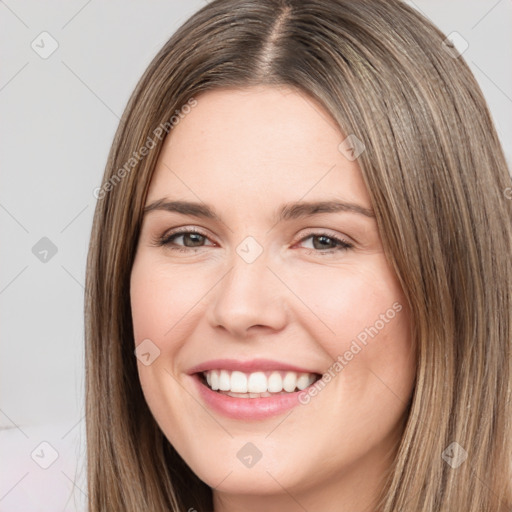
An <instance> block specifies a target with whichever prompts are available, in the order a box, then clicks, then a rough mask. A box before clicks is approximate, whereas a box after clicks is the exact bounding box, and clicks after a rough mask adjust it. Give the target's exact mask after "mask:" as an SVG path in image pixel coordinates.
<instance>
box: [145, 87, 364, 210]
mask: <svg viewBox="0 0 512 512" xmlns="http://www.w3.org/2000/svg"><path fill="white" fill-rule="evenodd" d="M196 100H197V105H196V106H195V107H194V108H193V109H191V110H190V112H189V113H188V114H187V115H185V116H184V117H183V118H182V119H181V120H180V122H179V123H178V124H177V125H176V126H175V127H174V128H173V130H172V131H171V133H170V134H169V136H168V137H167V138H166V140H165V142H164V147H163V149H162V153H161V155H160V158H159V160H158V163H157V166H156V169H155V173H154V176H153V180H152V183H151V187H150V190H149V195H148V202H149V201H152V200H156V199H159V198H161V197H164V196H167V197H172V198H174V199H176V198H178V199H194V200H197V199H198V198H199V199H200V200H203V201H206V202H213V203H215V201H217V202H219V203H220V202H226V201H228V202H229V204H231V205H233V206H235V205H237V204H238V205H239V206H241V207H243V206H244V205H245V207H246V208H248V206H249V203H251V204H253V203H254V202H255V201H256V202H257V201H259V202H260V206H262V205H263V204H265V203H269V202H272V203H275V202H276V201H278V202H279V203H281V202H283V201H286V200H290V201H292V200H298V199H301V198H303V197H304V199H307V200H316V199H344V200H348V201H357V202H358V203H360V204H362V205H363V206H367V207H370V200H369V196H368V193H367V190H366V187H365V186H364V183H363V180H362V176H361V172H360V170H359V167H358V165H357V162H356V161H350V160H348V159H347V158H346V157H345V156H344V155H343V154H342V153H341V152H340V151H339V149H338V146H339V144H340V143H341V142H342V141H343V140H344V138H345V135H344V134H343V133H342V132H341V131H340V130H339V128H338V126H337V124H336V122H335V121H334V119H333V118H332V117H331V116H330V115H329V113H328V112H327V111H326V110H325V109H324V108H323V107H322V106H321V105H320V104H319V103H318V102H316V101H315V100H313V99H312V98H310V97H309V96H307V95H305V94H303V93H300V92H297V91H294V90H292V89H288V88H282V87H280V88H277V87H266V86H259V87H252V88H247V89H241V90H239V89H236V90H235V89H221V90H215V91H208V92H206V93H203V94H201V95H200V96H198V97H197V98H196Z"/></svg>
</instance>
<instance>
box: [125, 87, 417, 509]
mask: <svg viewBox="0 0 512 512" xmlns="http://www.w3.org/2000/svg"><path fill="white" fill-rule="evenodd" d="M196 99H197V106H195V108H193V109H192V110H191V112H190V113H189V114H188V115H186V116H185V117H184V118H183V119H182V120H181V121H180V123H179V124H178V125H177V126H175V127H174V129H173V131H172V132H171V134H170V136H169V137H167V139H166V141H165V143H164V148H163V150H162V153H161V155H160V157H159V160H158V164H157V166H156V169H155V174H154V176H153V179H152V182H151V185H150V189H149V192H148V197H147V203H146V204H147V205H149V204H151V203H152V202H154V201H157V200H159V199H162V198H166V199H169V200H181V201H185V200H186V201H196V202H197V201H199V202H203V203H206V204H208V205H211V207H212V208H213V209H214V210H215V212H217V214H218V215H219V216H220V217H221V219H222V220H221V221H219V220H215V219H205V218H197V217H193V216H191V215H185V214H182V213H176V212H168V211H161V210H153V211H150V212H148V213H146V214H145V217H144V222H143V226H142V230H141V234H140V238H139V242H138V247H137V252H136V258H135V262H134V265H133V269H132V275H131V305H132V314H133V324H134V336H135V343H136V344H139V343H141V342H142V341H143V340H145V339H150V340H151V342H152V343H154V344H155V345H156V346H157V347H158V349H159V350H160V354H159V356H158V357H157V358H156V359H155V360H154V361H153V362H152V364H150V365H147V366H146V365H144V364H142V363H141V362H140V361H139V362H138V368H139V376H140V381H141V385H142V388H143V392H144V395H145V397H146V400H147V402H148V405H149V407H150V409H151V411H152V413H153V415H154V417H155V419H156V421H157V422H158V424H159V426H160V427H161V429H162V431H163V432H164V434H165V435H166V437H167V438H168V439H169V441H170V442H171V443H172V444H173V445H174V447H175V448H176V449H177V451H178V452H179V453H180V455H181V456H182V457H183V459H184V460H185V461H186V462H187V463H188V465H189V466H190V467H191V468H192V470H193V471H194V472H195V473H196V474H197V475H198V476H199V477H200V478H201V479H202V480H203V481H204V482H206V483H207V484H208V485H209V486H211V487H212V488H213V495H214V505H215V511H216V512H234V511H240V510H245V511H249V512H251V511H261V510H266V511H267V512H273V511H278V510H279V511H280V512H288V511H289V512H292V511H293V512H295V511H303V510H308V511H309V512H313V511H323V512H325V511H327V512H328V511H336V512H340V511H342V512H343V511H350V512H362V511H365V510H368V511H370V510H374V509H373V508H372V507H373V505H374V503H375V500H376V496H377V493H378V491H379V489H380V487H381V485H382V482H383V478H384V476H385V471H386V470H387V468H388V467H389V464H390V462H391V459H392V457H393V455H394V453H395V450H396V445H397V442H398V441H399V439H400V437H401V435H402V431H403V424H404V420H405V418H406V415H407V403H408V400H409V398H410V396H411V393H412V390H413V386H414V377H415V362H414V347H413V346H412V343H411V336H410V313H409V310H408V308H407V305H406V301H405V297H404V294H403V291H402V290H401V287H400V285H399V283H398V280H397V278H396V275H395V274H394V272H393V271H392V269H391V266H390V264H389V263H388V262H387V260H386V258H385V255H384V252H383V247H382V243H381V238H380V235H379V232H378V229H377V224H376V221H375V218H372V217H367V216H364V215H361V214H358V213H354V212H347V211H341V212H329V213H321V214H316V215H309V216H307V217H304V218H298V219H291V220H284V221H281V222H278V223H276V222H275V220H274V218H273V215H274V213H275V211H277V209H278V208H279V207H280V206H281V205H282V204H283V203H286V202H292V201H298V200H303V201H327V200H339V201H344V202H348V203H353V204H357V205H360V206H362V207H364V208H367V209H371V206H372V205H371V202H370V197H369V195H368V191H367V189H366V187H365V185H364V182H363V179H362V175H361V171H360V169H359V166H358V163H357V160H355V161H350V160H349V159H347V158H346V157H345V156H344V155H343V154H342V153H341V152H340V151H339V149H338V146H339V144H340V142H342V141H343V140H344V139H345V136H344V135H343V134H342V133H341V132H340V130H339V128H338V126H337V124H336V123H335V121H334V120H333V119H332V118H331V117H330V115H329V114H328V113H327V112H326V111H325V110H324V109H323V107H322V106H321V105H320V104H319V103H317V102H315V101H314V100H312V99H311V98H309V97H308V96H307V95H305V94H303V93H298V92H296V91H294V90H292V89H288V88H277V87H267V86H258V87H253V88H247V89H241V90H234V89H232V90H225V89H224V90H216V91H208V92H206V93H203V94H202V95H200V96H198V97H197V98H196ZM174 228H196V229H198V230H200V231H201V232H202V233H203V234H204V235H205V238H202V237H199V238H197V237H196V238H195V239H194V238H192V239H191V238H190V236H177V237H175V239H174V240H173V242H172V243H169V245H168V246H158V244H156V243H155V240H158V239H159V238H161V237H162V236H163V235H165V234H167V233H169V232H170V231H171V230H172V229H174ZM312 234H314V235H316V236H313V237H312V236H311V235H312ZM322 235H324V236H327V237H332V236H335V237H337V238H340V239H344V240H346V241H348V242H350V243H352V244H353V247H352V248H350V249H340V248H339V246H338V245H337V243H336V242H335V241H333V240H332V239H330V238H327V239H325V238H322ZM248 236H252V237H253V238H254V239H255V240H256V241H257V242H258V244H259V245H260V246H261V248H262V249H263V252H262V253H261V255H260V256H259V257H258V258H257V259H256V260H255V261H254V262H252V263H247V262H246V261H245V260H244V259H243V258H242V257H240V256H239V254H238V253H237V251H236V249H237V246H239V244H240V243H241V242H242V241H244V239H245V238H246V237H248ZM198 240H199V241H198ZM322 241H323V243H324V245H322ZM185 244H187V245H188V246H187V245H185ZM194 245H195V246H194ZM171 247H176V248H178V249H182V251H179V250H173V249H172V248H171ZM394 303H399V305H401V311H400V312H398V313H396V316H394V318H393V319H392V320H389V321H388V322H387V323H385V325H384V327H383V328H381V329H380V330H379V331H378V334H377V335H376V336H374V337H373V338H369V339H368V343H367V344H366V345H365V346H362V349H361V350H360V351H359V352H358V353H357V355H355V356H354V357H353V359H352V360H351V361H349V362H348V364H346V365H345V366H344V367H343V369H342V371H339V372H337V373H336V376H335V377H334V378H332V379H331V381H330V382H329V383H328V384H327V385H326V386H325V387H324V389H323V390H322V391H321V392H319V393H318V394H317V396H315V397H313V398H312V399H311V400H310V402H309V403H308V404H307V405H300V406H297V407H295V408H294V409H292V410H291V412H290V411H287V412H286V413H284V414H281V415H278V416H275V417H272V418H267V419H265V420H258V421H240V420H235V419H232V418H228V417H225V416H223V415H221V414H219V413H217V412H215V411H213V410H211V409H209V408H208V407H207V406H206V405H205V403H204V402H203V401H202V399H201V397H200V396H199V394H198V392H197V390H196V389H195V386H194V385H193V384H194V383H193V382H192V380H191V377H190V376H189V375H187V371H188V370H189V369H190V368H191V367H193V366H195V365H197V364H199V363H202V362H204V361H208V360H211V359H218V358H234V359H243V360H247V359H255V358H267V359H272V360H277V361H281V362H283V361H284V362H288V363H289V364H294V365H297V366H300V367H304V368H308V369H311V371H314V372H317V373H320V374H322V373H323V372H325V371H327V369H328V368H329V367H331V366H332V364H333V361H335V360H336V359H337V358H338V356H343V354H344V353H345V352H346V351H347V350H348V349H349V348H350V346H351V343H352V342H353V340H354V339H356V337H357V336H358V334H360V333H361V332H362V331H364V329H365V328H366V327H369V326H372V325H374V324H375V323H376V321H377V320H378V319H379V318H380V315H382V314H385V313H386V312H387V311H388V310H390V309H393V304H394ZM248 442H251V443H253V444H254V445H255V446H256V447H257V448H258V450H259V451H260V452H261V454H262V457H261V460H260V461H259V462H258V463H256V464H255V465H254V466H252V467H251V468H247V467H246V466H244V465H243V464H242V463H241V462H240V460H239V459H238V458H237V452H238V451H239V450H240V449H241V448H242V447H243V446H244V445H245V444H246V443H248Z"/></svg>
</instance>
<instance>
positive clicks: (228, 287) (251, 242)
mask: <svg viewBox="0 0 512 512" xmlns="http://www.w3.org/2000/svg"><path fill="white" fill-rule="evenodd" d="M268 256H269V253H268V251H266V250H264V248H263V246H262V245H261V244H259V243H258V242H257V241H256V240H255V239H254V238H253V237H247V238H246V239H244V240H243V241H242V242H241V243H240V244H239V245H238V246H237V247H236V249H235V251H234V252H233V254H232V255H231V259H230V268H231V270H230V271H229V272H228V273H227V274H226V275H225V277H224V278H223V279H222V280H221V282H220V283H219V284H218V286H217V287H216V288H217V291H216V293H215V295H214V300H213V304H212V307H211V315H212V317H211V320H212V322H213V325H214V326H223V327H224V328H225V329H226V330H228V331H231V332H232V333H233V334H234V335H236V336H238V337H245V336H246V335H247V331H248V330H249V329H250V328H251V327H254V326H259V327H268V328H271V329H273V330H279V329H281V328H282V327H283V326H284V324H285V322H286V310H285V309H286V308H285V303H284V301H285V297H284V295H283V291H282V290H281V291H280V290H279V284H280V283H279V282H278V280H277V279H276V278H275V276H274V275H273V273H272V272H271V271H270V269H269V268H268V266H267V265H271V262H270V261H269V257H268ZM281 288H282V286H281Z"/></svg>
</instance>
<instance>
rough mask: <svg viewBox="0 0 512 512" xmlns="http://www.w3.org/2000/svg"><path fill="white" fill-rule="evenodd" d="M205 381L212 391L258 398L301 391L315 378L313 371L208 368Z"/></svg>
mask: <svg viewBox="0 0 512 512" xmlns="http://www.w3.org/2000/svg"><path fill="white" fill-rule="evenodd" d="M204 376H205V378H206V382H207V384H208V386H209V387H210V388H211V389H212V390H213V391H223V392H226V394H228V395H230V396H235V397H240V398H260V397H266V396H271V393H281V392H287V393H293V392H295V391H296V390H297V389H298V390H300V391H302V390H303V389H306V388H307V387H309V386H310V385H311V384H313V382H315V380H316V374H314V373H297V372H285V371H274V372H263V371H259V372H253V373H249V374H246V373H243V372H240V371H229V370H209V371H206V372H204Z"/></svg>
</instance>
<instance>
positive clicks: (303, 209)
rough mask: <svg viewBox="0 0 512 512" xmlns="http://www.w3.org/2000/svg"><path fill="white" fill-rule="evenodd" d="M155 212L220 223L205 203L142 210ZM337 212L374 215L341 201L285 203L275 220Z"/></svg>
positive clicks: (157, 205)
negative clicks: (179, 214)
mask: <svg viewBox="0 0 512 512" xmlns="http://www.w3.org/2000/svg"><path fill="white" fill-rule="evenodd" d="M155 210H163V211H167V212H176V213H182V214H184V215H191V216H193V217H198V218H206V219H212V220H218V221H221V218H220V216H219V215H217V214H216V213H215V211H214V209H213V208H212V207H211V206H208V205H207V204H205V203H196V202H191V201H169V200H167V199H165V198H164V199H158V200H157V201H154V202H152V203H150V204H149V205H147V206H146V207H145V208H144V214H146V213H148V212H151V211H155ZM337 212H351V213H357V214H360V215H364V216H365V217H369V218H375V213H374V211H373V210H372V209H370V208H364V207H363V206H360V205H358V204H355V203H345V202H341V201H315V202H311V201H297V202H293V203H286V204H284V205H282V206H281V208H279V209H278V213H277V215H276V218H277V222H281V221H283V220H291V219H299V218H303V217H309V216H311V215H317V214H320V213H337Z"/></svg>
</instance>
